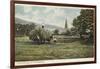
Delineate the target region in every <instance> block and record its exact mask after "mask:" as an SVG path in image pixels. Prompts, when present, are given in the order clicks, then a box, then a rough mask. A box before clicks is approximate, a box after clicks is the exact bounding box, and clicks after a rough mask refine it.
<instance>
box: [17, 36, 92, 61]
mask: <svg viewBox="0 0 100 69" xmlns="http://www.w3.org/2000/svg"><path fill="white" fill-rule="evenodd" d="M15 46H16V48H15V49H16V53H15V54H16V56H15V57H16V58H15V60H16V61H34V60H50V59H71V58H88V57H93V46H92V45H85V44H81V43H80V41H74V42H68V43H53V44H40V45H38V44H33V43H32V41H30V40H29V39H28V37H16V38H15Z"/></svg>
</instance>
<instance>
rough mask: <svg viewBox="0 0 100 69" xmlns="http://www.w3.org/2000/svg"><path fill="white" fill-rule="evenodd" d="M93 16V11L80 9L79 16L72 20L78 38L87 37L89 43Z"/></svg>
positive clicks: (91, 35) (91, 37)
mask: <svg viewBox="0 0 100 69" xmlns="http://www.w3.org/2000/svg"><path fill="white" fill-rule="evenodd" d="M93 14H94V11H93V10H92V9H82V10H81V12H80V15H79V16H78V17H77V18H75V19H74V20H73V26H74V27H75V28H76V29H77V31H79V34H80V36H81V37H82V35H88V36H89V37H88V39H91V40H90V41H91V42H92V40H93V25H94V17H93ZM88 41H89V40H88Z"/></svg>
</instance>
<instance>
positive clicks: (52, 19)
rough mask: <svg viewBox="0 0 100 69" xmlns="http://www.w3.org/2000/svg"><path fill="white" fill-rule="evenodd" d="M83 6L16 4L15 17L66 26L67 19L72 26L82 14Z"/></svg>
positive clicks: (69, 25)
mask: <svg viewBox="0 0 100 69" xmlns="http://www.w3.org/2000/svg"><path fill="white" fill-rule="evenodd" d="M80 9H81V8H75V7H74V8H72V7H66V8H65V7H57V6H56V7H55V6H41V5H40V6H36V5H25V4H16V5H15V17H18V18H21V19H24V20H28V21H32V22H36V23H39V24H46V23H48V24H51V25H55V26H58V27H62V28H64V26H65V20H66V19H67V23H68V27H69V28H71V27H72V22H73V19H74V18H76V17H77V16H78V15H80Z"/></svg>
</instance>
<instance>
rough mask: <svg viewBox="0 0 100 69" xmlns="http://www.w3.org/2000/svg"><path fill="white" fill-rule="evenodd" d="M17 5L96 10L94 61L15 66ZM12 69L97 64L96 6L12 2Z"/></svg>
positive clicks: (12, 0)
mask: <svg viewBox="0 0 100 69" xmlns="http://www.w3.org/2000/svg"><path fill="white" fill-rule="evenodd" d="M15 4H31V5H48V6H61V7H66V6H68V7H84V8H94V9H95V14H94V23H95V25H94V30H95V31H94V46H95V48H94V61H86V62H69V63H52V64H36V65H21V66H16V65H15V38H14V37H15V24H14V21H15V19H14V17H15ZM10 9H11V10H10V21H11V24H10V26H11V27H10V42H11V43H10V44H11V45H10V55H11V57H10V68H11V69H15V68H27V67H44V66H58V65H75V64H89V63H96V6H95V5H81V4H80V5H79V4H63V3H49V2H33V1H17V0H15V1H14V0H11V2H10Z"/></svg>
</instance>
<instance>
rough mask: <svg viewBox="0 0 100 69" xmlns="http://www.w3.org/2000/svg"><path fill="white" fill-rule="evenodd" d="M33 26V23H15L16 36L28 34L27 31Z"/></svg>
mask: <svg viewBox="0 0 100 69" xmlns="http://www.w3.org/2000/svg"><path fill="white" fill-rule="evenodd" d="M34 28H35V24H15V33H16V36H24V35H27V36H28V35H29V32H30V31H31V30H32V29H34Z"/></svg>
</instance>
